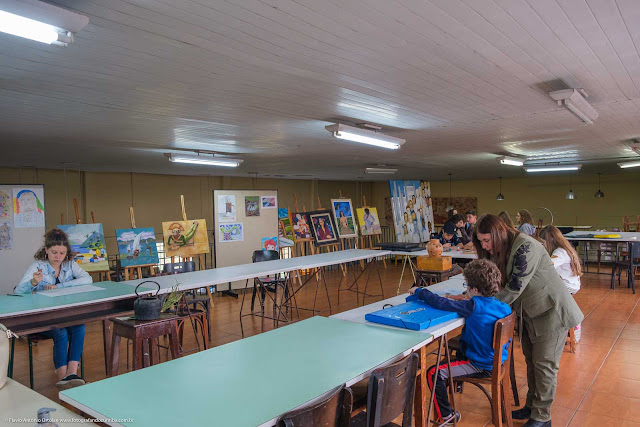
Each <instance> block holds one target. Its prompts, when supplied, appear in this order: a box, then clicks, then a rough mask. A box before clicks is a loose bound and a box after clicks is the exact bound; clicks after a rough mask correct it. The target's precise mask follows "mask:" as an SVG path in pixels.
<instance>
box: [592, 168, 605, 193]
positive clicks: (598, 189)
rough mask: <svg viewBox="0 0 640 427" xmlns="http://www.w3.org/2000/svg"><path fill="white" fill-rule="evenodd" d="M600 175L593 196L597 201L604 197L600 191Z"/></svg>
mask: <svg viewBox="0 0 640 427" xmlns="http://www.w3.org/2000/svg"><path fill="white" fill-rule="evenodd" d="M600 175H602V174H601V173H599V174H598V191H596V194H594V195H593V197H596V198H598V199H602V198H603V197H604V193H603V192H602V190H600Z"/></svg>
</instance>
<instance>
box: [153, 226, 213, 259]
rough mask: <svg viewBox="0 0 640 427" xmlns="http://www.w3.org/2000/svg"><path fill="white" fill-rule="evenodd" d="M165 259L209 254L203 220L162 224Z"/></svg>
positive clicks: (205, 227)
mask: <svg viewBox="0 0 640 427" xmlns="http://www.w3.org/2000/svg"><path fill="white" fill-rule="evenodd" d="M162 236H163V241H164V254H165V257H167V258H168V257H172V256H181V257H192V256H194V255H198V254H205V253H208V252H209V238H208V237H207V222H206V221H205V220H204V219H190V220H187V221H166V222H163V223H162Z"/></svg>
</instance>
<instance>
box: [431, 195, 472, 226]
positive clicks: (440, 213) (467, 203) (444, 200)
mask: <svg viewBox="0 0 640 427" xmlns="http://www.w3.org/2000/svg"><path fill="white" fill-rule="evenodd" d="M432 200H433V220H434V221H435V223H436V224H444V223H445V222H446V221H447V220H448V219H449V212H447V206H449V202H451V205H452V206H453V207H454V208H455V209H456V210H457V211H458V213H459V214H460V215H462V216H463V217H464V218H466V216H465V212H467V211H469V210H476V207H477V206H478V198H477V197H452V198H451V199H449V198H448V197H434V198H433V199H432Z"/></svg>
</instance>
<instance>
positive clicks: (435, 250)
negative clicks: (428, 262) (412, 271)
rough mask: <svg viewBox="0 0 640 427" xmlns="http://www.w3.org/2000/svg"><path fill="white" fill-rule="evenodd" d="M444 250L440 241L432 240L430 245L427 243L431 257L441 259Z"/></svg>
mask: <svg viewBox="0 0 640 427" xmlns="http://www.w3.org/2000/svg"><path fill="white" fill-rule="evenodd" d="M442 249H443V248H442V243H440V240H438V239H431V240H430V241H429V243H427V252H429V256H430V257H434V258H440V256H441V255H442Z"/></svg>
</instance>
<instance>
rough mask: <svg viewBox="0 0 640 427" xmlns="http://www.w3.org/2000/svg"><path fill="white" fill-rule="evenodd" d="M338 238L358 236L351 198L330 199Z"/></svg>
mask: <svg viewBox="0 0 640 427" xmlns="http://www.w3.org/2000/svg"><path fill="white" fill-rule="evenodd" d="M331 207H332V208H333V214H334V216H335V218H336V222H337V225H338V235H339V236H340V238H343V239H344V238H346V237H358V233H357V232H356V220H355V217H354V214H353V206H352V205H351V199H331Z"/></svg>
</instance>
